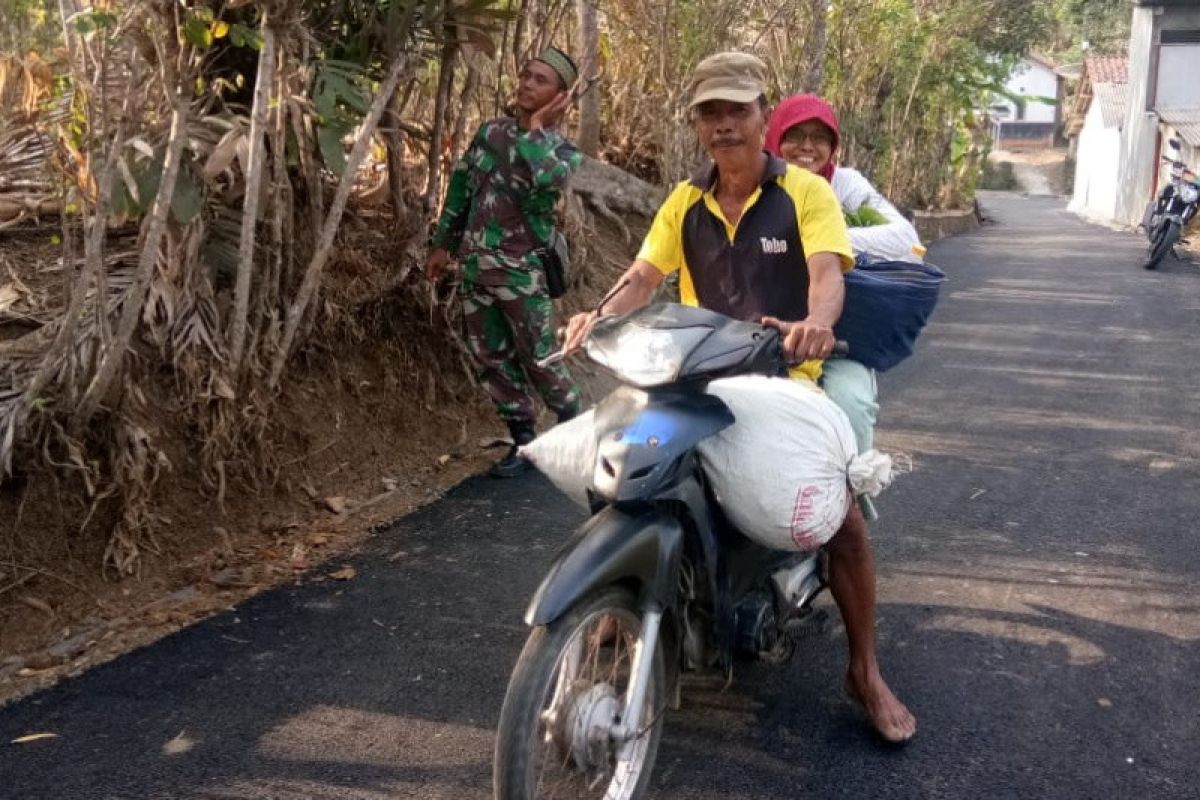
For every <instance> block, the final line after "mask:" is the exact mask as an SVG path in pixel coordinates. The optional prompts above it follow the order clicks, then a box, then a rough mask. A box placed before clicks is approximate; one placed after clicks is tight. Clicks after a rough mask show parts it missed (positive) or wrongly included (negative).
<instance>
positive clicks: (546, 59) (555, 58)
mask: <svg viewBox="0 0 1200 800" xmlns="http://www.w3.org/2000/svg"><path fill="white" fill-rule="evenodd" d="M534 60H535V61H540V62H542V63H543V64H545V65H546V66H548V67H549V68H550V69H552V70H554V71H555V72H557V73H558V77H560V78H562V82H563V83H564V84H565V85H566V86H567V88H568V89H569V88H571V87H572V86H574V85H575V79H576V78H578V77H579V69H578V68H577V67H576V66H575V62H574V61H572V60H571V57H570V56H569V55H567V54H566V53H564V52H563V51H562V50H559V49H558V48H557V47H547V48H546V49H545V50H543V51H542V52H541V54H540V55H538V57H537V58H536V59H534Z"/></svg>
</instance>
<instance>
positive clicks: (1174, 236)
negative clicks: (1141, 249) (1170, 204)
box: [1144, 222, 1179, 269]
mask: <svg viewBox="0 0 1200 800" xmlns="http://www.w3.org/2000/svg"><path fill="white" fill-rule="evenodd" d="M1178 241H1179V225H1177V224H1176V223H1175V222H1168V223H1167V224H1166V225H1164V226H1163V228H1162V230H1161V231H1160V232H1159V234H1158V237H1157V238H1156V239H1155V241H1154V243H1153V244H1151V245H1150V258H1149V259H1147V261H1146V263H1145V265H1144V266H1145V268H1146V269H1157V268H1158V265H1159V264H1161V263H1162V260H1163V259H1164V258H1166V257H1167V253H1169V252H1171V248H1172V247H1174V246H1175V243H1176V242H1178Z"/></svg>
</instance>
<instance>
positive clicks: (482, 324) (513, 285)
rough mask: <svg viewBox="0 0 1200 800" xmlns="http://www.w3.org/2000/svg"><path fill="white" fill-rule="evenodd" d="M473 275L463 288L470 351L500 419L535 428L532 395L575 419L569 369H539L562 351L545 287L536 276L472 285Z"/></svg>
mask: <svg viewBox="0 0 1200 800" xmlns="http://www.w3.org/2000/svg"><path fill="white" fill-rule="evenodd" d="M472 272H473V270H471V269H469V268H468V270H467V274H466V277H467V280H465V281H464V282H463V285H462V289H461V291H462V300H463V322H464V327H465V328H466V340H467V347H468V348H469V349H470V351H471V355H472V356H474V358H475V365H476V367H477V370H478V373H477V374H478V377H479V382H480V383H481V384H482V385H483V387H484V388H485V389H486V390H487V393H488V394H489V395H490V396H491V398H492V402H493V403H495V404H496V410H497V411H499V412H500V418H501V419H503V420H504V421H505V422H507V423H529V424H532V423H533V421H534V419H535V418H536V416H537V414H536V411H535V409H534V400H533V394H532V391H533V390H536V391H537V393H538V394H540V395H541V397H542V400H543V401H545V403H546V405H547V406H549V407H550V410H552V411H554V412H555V413H557V414H559V415H560V416H561V415H573V414H574V413H575V412H577V411H578V410H579V387H578V386H576V385H575V381H574V380H572V378H571V373H570V372H568V371H567V368H566V366H565V365H564V364H562V363H561V362H559V363H557V364H552V365H550V366H547V367H539V366H538V365H537V362H538V361H539V360H541V359H543V358H545V357H546V356H548V355H550V354H551V353H553V352H554V350H555V349H556V348H557V346H558V345H557V342H556V341H555V337H554V306H553V304H552V303H551V302H550V296H549V295H548V294H546V290H545V287H543V286H540V285H539V281H538V280H537V279H536V277H535V278H534V279H533V280H532V281H530V280H528V279H526V278H524V277H521V276H518V277H515V278H514V280H513V281H506V284H505V285H486V284H480V283H477V282H476V281H474V280H471V278H473V277H475V276H474V275H472ZM506 272H509V273H510V274H511V273H512V272H514V271H513V270H506ZM537 277H540V276H537Z"/></svg>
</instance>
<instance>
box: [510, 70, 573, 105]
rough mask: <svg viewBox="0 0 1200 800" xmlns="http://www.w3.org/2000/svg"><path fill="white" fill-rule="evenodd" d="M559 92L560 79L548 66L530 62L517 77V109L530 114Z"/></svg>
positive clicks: (560, 86) (560, 88) (560, 89)
mask: <svg viewBox="0 0 1200 800" xmlns="http://www.w3.org/2000/svg"><path fill="white" fill-rule="evenodd" d="M561 91H562V82H561V79H560V78H559V77H558V73H557V72H555V71H554V70H552V69H551V68H550V65H548V64H543V63H542V62H541V61H530V62H529V63H528V64H526V65H525V67H524V68H523V69H522V70H521V73H520V74H519V75H518V76H517V108H519V109H521V110H522V111H524V112H526V113H529V114H532V113H533V112H534V111H537V110H538V109H539V108H541V107H542V106H544V105H546V104H547V103H549V102H550V101H551V100H553V99H554V98H555V97H556V96H557V95H558V93H559V92H561Z"/></svg>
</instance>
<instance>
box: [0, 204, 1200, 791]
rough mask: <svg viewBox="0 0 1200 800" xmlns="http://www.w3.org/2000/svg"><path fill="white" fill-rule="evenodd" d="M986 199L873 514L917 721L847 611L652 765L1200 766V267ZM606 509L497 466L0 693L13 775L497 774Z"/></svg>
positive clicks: (1056, 781)
mask: <svg viewBox="0 0 1200 800" xmlns="http://www.w3.org/2000/svg"><path fill="white" fill-rule="evenodd" d="M984 207H985V209H986V210H987V211H988V212H989V213H990V214H991V215H992V216H993V217H994V218H995V223H994V224H992V225H989V226H986V227H984V228H983V229H981V230H980V231H979V232H977V233H974V234H971V235H967V236H963V237H959V238H955V239H952V240H946V241H943V242H940V243H938V244H936V245H935V246H934V247H933V248H932V252H931V254H930V259H931V260H932V261H934V262H935V263H938V264H940V265H942V266H944V268H945V269H946V271H947V272H948V273H949V275H950V277H951V281H950V282H949V283H948V284H947V286H946V289H945V292H944V294H943V302H942V304H941V306H940V307H939V309H938V312H937V314H936V317H935V320H934V322H933V324H932V325H931V326H930V328H929V329H928V331H927V333H926V335H925V337H924V338H923V340H922V346H921V349H920V352H919V353H918V354H917V355H916V356H915V357H914V358H912V359H911V360H910V361H909V362H907V363H905V364H904V365H902V366H900V367H898V368H897V369H896V370H894V371H893V372H891V373H888V374H886V375H884V376H881V379H880V388H881V395H882V402H883V411H882V418H881V423H880V425H881V433H880V437H879V438H880V445H881V446H883V447H884V448H885V449H887V450H890V451H893V452H902V453H906V454H908V455H910V456H911V457H912V460H913V463H914V470H913V472H912V473H911V474H908V475H905V476H903V477H902V478H901V479H899V480H898V481H897V482H896V484H895V485H894V486H893V487H892V488H891V489H890V490H889V491H888V492H887V493H886V494H885V495H884V497H883V498H881V500H880V503H879V505H880V509H881V512H882V514H883V519H882V520H881V521H880V522H878V523H877V524H875V525H874V526H873V531H874V534H875V541H876V554H877V560H878V567H879V588H880V606H879V638H880V654H881V658H882V661H883V664H884V669H885V672H886V674H887V676H888V677H889V679H890V680H891V682H892V683H893V685H894V686H895V688H896V689H897V691H898V693H900V694H901V696H902V697H904V698H905V699H906V700H907V701H908V703H909V704H910V705H911V707H912V708H913V710H914V711H915V712H916V713H917V715H918V717H919V720H920V731H919V733H918V735H917V738H916V739H915V740H914V741H913V742H912V743H911V744H909V745H908V746H906V747H899V748H896V747H888V746H885V745H883V744H882V743H880V742H879V741H878V740H877V739H876V738H875V737H874V736H872V735H871V733H870V732H869V730H868V728H867V727H866V725H865V723H864V720H863V718H862V717H861V716H860V714H859V713H858V712H857V711H856V709H855V708H854V706H852V705H851V704H850V702H849V701H848V700H846V699H844V695H843V694H842V692H841V689H840V687H841V675H842V671H843V670H844V668H845V659H846V654H845V637H844V633H843V631H842V630H841V628H840V626H838V625H836V624H835V625H834V626H833V627H832V629H831V630H830V631H829V632H827V633H825V634H821V635H817V636H814V637H811V638H809V639H807V640H805V642H804V644H803V650H802V652H800V653H798V654H797V656H796V658H795V659H794V660H793V661H792V663H791V664H789V665H788V666H786V667H783V668H771V667H767V666H766V665H748V666H745V667H743V668H741V669H739V670H738V672H737V675H736V679H735V681H734V683H733V685H732V686H731V687H730V688H729V689H728V690H727V691H725V692H721V691H719V689H717V688H711V687H703V686H701V687H695V688H693V689H691V690H690V691H689V692H687V693H686V694H685V698H684V702H685V706H684V709H683V710H682V711H680V712H678V713H675V714H673V715H672V716H670V717H668V722H667V734H666V736H665V739H664V745H663V749H662V752H661V754H660V757H659V764H658V769H657V773H656V779H655V783H654V786H655V789H654V792H653V796H654V797H656V798H667V799H669V800H685V799H686V800H717V799H718V798H721V799H722V800H724V799H726V798H730V799H732V798H738V799H741V798H799V797H812V798H834V797H837V798H840V797H847V798H955V799H957V798H1056V800H1057V799H1067V798H1200V779H1198V778H1197V766H1198V765H1200V589H1198V588H1197V586H1196V578H1197V576H1200V546H1198V544H1197V535H1198V533H1197V521H1196V520H1197V516H1198V515H1200V498H1198V496H1197V494H1198V491H1200V381H1198V380H1197V377H1196V369H1197V365H1200V336H1198V335H1197V334H1198V333H1200V269H1197V268H1196V267H1195V266H1191V265H1188V264H1183V263H1179V262H1168V264H1167V265H1166V268H1165V270H1164V271H1162V272H1158V273H1146V272H1144V271H1143V270H1141V269H1140V267H1139V258H1140V256H1141V255H1142V254H1143V253H1144V250H1143V246H1142V242H1141V240H1140V239H1139V238H1138V237H1136V236H1134V235H1132V234H1128V233H1116V232H1112V231H1109V230H1106V229H1103V228H1098V227H1093V226H1087V225H1085V224H1083V223H1081V222H1079V221H1078V220H1076V219H1075V218H1074V217H1072V216H1070V215H1069V214H1067V213H1066V212H1065V210H1064V209H1063V203H1062V201H1060V200H1056V199H1053V198H1021V197H1017V196H1014V195H993V196H988V197H987V198H986V199H985V201H984ZM578 520H579V513H578V512H577V511H575V510H574V508H573V507H572V506H570V505H569V504H568V503H567V502H566V501H565V500H563V499H561V498H560V497H557V496H554V495H553V494H552V491H551V490H550V489H549V488H548V486H547V484H546V483H545V482H544V481H543V480H542V479H540V478H538V477H536V476H530V477H528V478H522V479H518V480H514V481H509V482H498V481H493V480H488V479H486V478H479V479H473V480H469V481H467V482H466V483H464V484H463V485H461V486H459V487H458V488H456V489H455V490H453V491H452V492H451V493H450V494H449V496H448V497H446V498H445V499H444V500H443V501H441V502H439V503H437V504H435V505H432V506H430V507H427V508H425V509H423V510H421V511H419V512H417V513H415V514H413V515H412V516H410V517H407V518H406V519H403V520H401V521H399V522H398V523H397V524H396V525H395V526H394V527H392V528H390V529H389V530H387V531H385V532H382V533H380V534H378V535H376V536H375V537H374V538H372V539H371V540H370V542H369V544H368V547H367V549H366V552H364V553H363V554H362V555H361V556H360V557H358V558H357V559H356V560H355V562H354V563H355V566H356V568H357V570H358V576H357V578H355V579H354V580H352V581H348V582H339V583H334V582H325V583H319V584H309V585H304V586H298V587H289V588H283V589H280V590H278V591H273V592H270V593H268V594H264V595H261V596H259V597H257V598H255V599H253V600H251V601H249V602H247V603H245V604H244V605H242V606H240V607H238V608H237V609H236V610H234V611H231V612H228V613H225V614H223V615H220V616H218V617H215V618H212V619H210V620H208V621H206V622H204V623H202V624H199V625H196V626H194V627H192V628H190V629H188V630H184V631H182V632H180V633H177V634H175V635H173V636H170V637H169V638H167V639H165V640H163V641H161V642H159V643H158V644H155V645H153V646H151V647H148V648H146V649H143V650H141V651H138V652H135V653H132V654H130V655H128V656H125V657H123V658H121V659H118V660H117V661H114V662H112V663H110V664H108V665H105V666H102V667H99V668H97V669H94V670H92V671H91V672H89V673H87V674H85V675H83V676H81V677H79V678H76V679H72V680H68V681H65V682H63V683H62V684H60V685H59V686H57V687H56V688H53V689H51V690H48V691H46V692H43V693H41V694H39V695H36V696H34V697H31V698H28V699H26V700H24V701H23V702H20V703H18V704H15V705H13V706H10V707H8V708H5V709H2V710H0V797H2V798H5V799H6V800H7V799H8V798H13V799H14V800H15V799H16V798H53V799H54V800H69V799H71V798H87V799H88V800H91V799H93V798H96V799H104V798H237V799H239V800H241V799H246V800H248V799H249V798H362V799H364V800H383V799H384V798H422V799H423V800H426V799H429V798H445V799H446V800H451V799H453V800H470V799H474V798H488V797H490V796H491V794H490V773H491V748H492V736H493V728H494V725H495V723H496V719H497V716H498V714H499V709H500V703H501V699H502V697H503V694H504V687H505V683H506V680H507V676H508V672H509V670H510V668H511V667H512V665H513V662H514V661H515V659H516V655H517V653H518V651H519V650H520V647H521V644H522V641H523V639H524V636H525V631H524V630H523V628H522V625H521V621H520V617H521V612H522V610H523V606H524V603H525V601H526V599H527V598H528V596H529V595H530V593H531V591H532V590H533V588H534V586H535V585H536V583H537V581H538V579H539V577H540V575H541V573H542V571H543V569H544V568H545V566H546V565H547V563H548V562H549V560H550V559H551V557H552V555H553V553H554V550H555V548H556V546H557V545H558V543H559V542H561V541H562V539H563V538H564V537H565V536H566V534H567V532H568V530H569V529H570V528H571V527H572V526H573V525H574V524H576V523H577V522H578ZM834 618H835V619H836V614H834ZM43 731H45V732H53V733H56V734H57V738H54V739H46V740H42V741H36V742H30V743H27V744H10V741H11V740H13V739H15V738H17V737H19V736H22V735H24V734H28V733H36V732H43Z"/></svg>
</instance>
